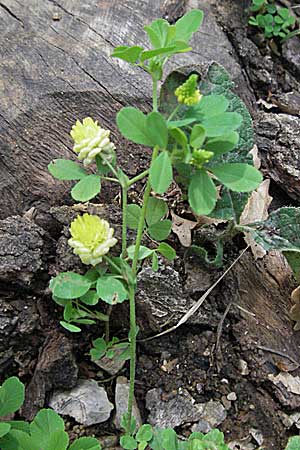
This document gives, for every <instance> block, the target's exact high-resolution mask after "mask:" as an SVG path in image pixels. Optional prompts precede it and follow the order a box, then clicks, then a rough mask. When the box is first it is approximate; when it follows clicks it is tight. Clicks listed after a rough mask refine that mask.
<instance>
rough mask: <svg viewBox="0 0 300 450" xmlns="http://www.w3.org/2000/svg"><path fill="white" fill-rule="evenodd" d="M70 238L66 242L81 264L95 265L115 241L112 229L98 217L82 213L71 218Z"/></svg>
mask: <svg viewBox="0 0 300 450" xmlns="http://www.w3.org/2000/svg"><path fill="white" fill-rule="evenodd" d="M70 233H71V236H72V237H71V239H69V241H68V244H69V245H70V246H71V247H72V248H73V249H74V250H73V251H74V253H75V255H78V256H79V258H80V259H81V261H82V262H83V264H91V265H92V266H95V265H96V264H98V263H100V262H101V261H102V257H103V256H104V255H106V253H108V252H109V250H110V248H111V247H113V246H114V245H115V244H116V243H117V239H115V238H114V237H113V235H114V229H113V228H110V225H109V223H108V222H107V221H106V220H104V219H100V217H98V216H95V215H91V214H87V213H85V214H83V215H82V216H78V217H76V219H74V220H73V222H72V223H71V227H70Z"/></svg>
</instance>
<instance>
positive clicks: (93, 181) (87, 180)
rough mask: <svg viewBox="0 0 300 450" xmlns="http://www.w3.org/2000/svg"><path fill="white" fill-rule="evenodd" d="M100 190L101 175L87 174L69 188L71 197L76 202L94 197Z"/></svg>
mask: <svg viewBox="0 0 300 450" xmlns="http://www.w3.org/2000/svg"><path fill="white" fill-rule="evenodd" d="M100 191H101V177H100V176H99V175H94V174H93V175H88V176H86V177H84V178H82V180H80V181H78V183H76V184H75V186H74V187H73V189H72V190H71V195H72V198H73V199H74V200H76V201H78V202H87V201H89V200H91V199H92V198H94V197H96V195H98V194H99V192H100Z"/></svg>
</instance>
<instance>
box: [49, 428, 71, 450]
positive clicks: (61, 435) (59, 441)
mask: <svg viewBox="0 0 300 450" xmlns="http://www.w3.org/2000/svg"><path fill="white" fill-rule="evenodd" d="M68 444H69V436H68V433H66V432H65V431H55V432H54V433H52V434H51V436H49V439H48V441H47V444H46V445H45V447H44V449H45V450H66V449H67V447H68ZM44 449H43V450H44Z"/></svg>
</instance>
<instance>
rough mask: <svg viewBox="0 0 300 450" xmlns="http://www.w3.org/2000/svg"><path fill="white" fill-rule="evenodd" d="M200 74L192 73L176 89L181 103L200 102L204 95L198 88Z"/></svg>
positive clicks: (193, 103) (191, 103) (192, 103)
mask: <svg viewBox="0 0 300 450" xmlns="http://www.w3.org/2000/svg"><path fill="white" fill-rule="evenodd" d="M197 82H198V75H196V74H193V75H190V76H189V78H188V79H187V80H186V81H185V82H184V83H183V84H181V85H180V86H178V88H177V89H176V91H175V95H176V97H177V100H178V102H179V103H183V104H184V105H188V106H193V105H196V104H197V103H199V102H200V100H201V98H202V95H201V93H200V91H199V89H197V87H198V86H197Z"/></svg>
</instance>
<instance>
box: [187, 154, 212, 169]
mask: <svg viewBox="0 0 300 450" xmlns="http://www.w3.org/2000/svg"><path fill="white" fill-rule="evenodd" d="M213 156H214V153H213V152H209V151H208V150H201V149H199V150H194V151H193V153H192V159H191V161H190V164H191V165H192V166H195V167H197V168H198V169H201V167H202V166H203V164H205V163H208V161H209V160H210V159H211V158H212V157H213Z"/></svg>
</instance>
